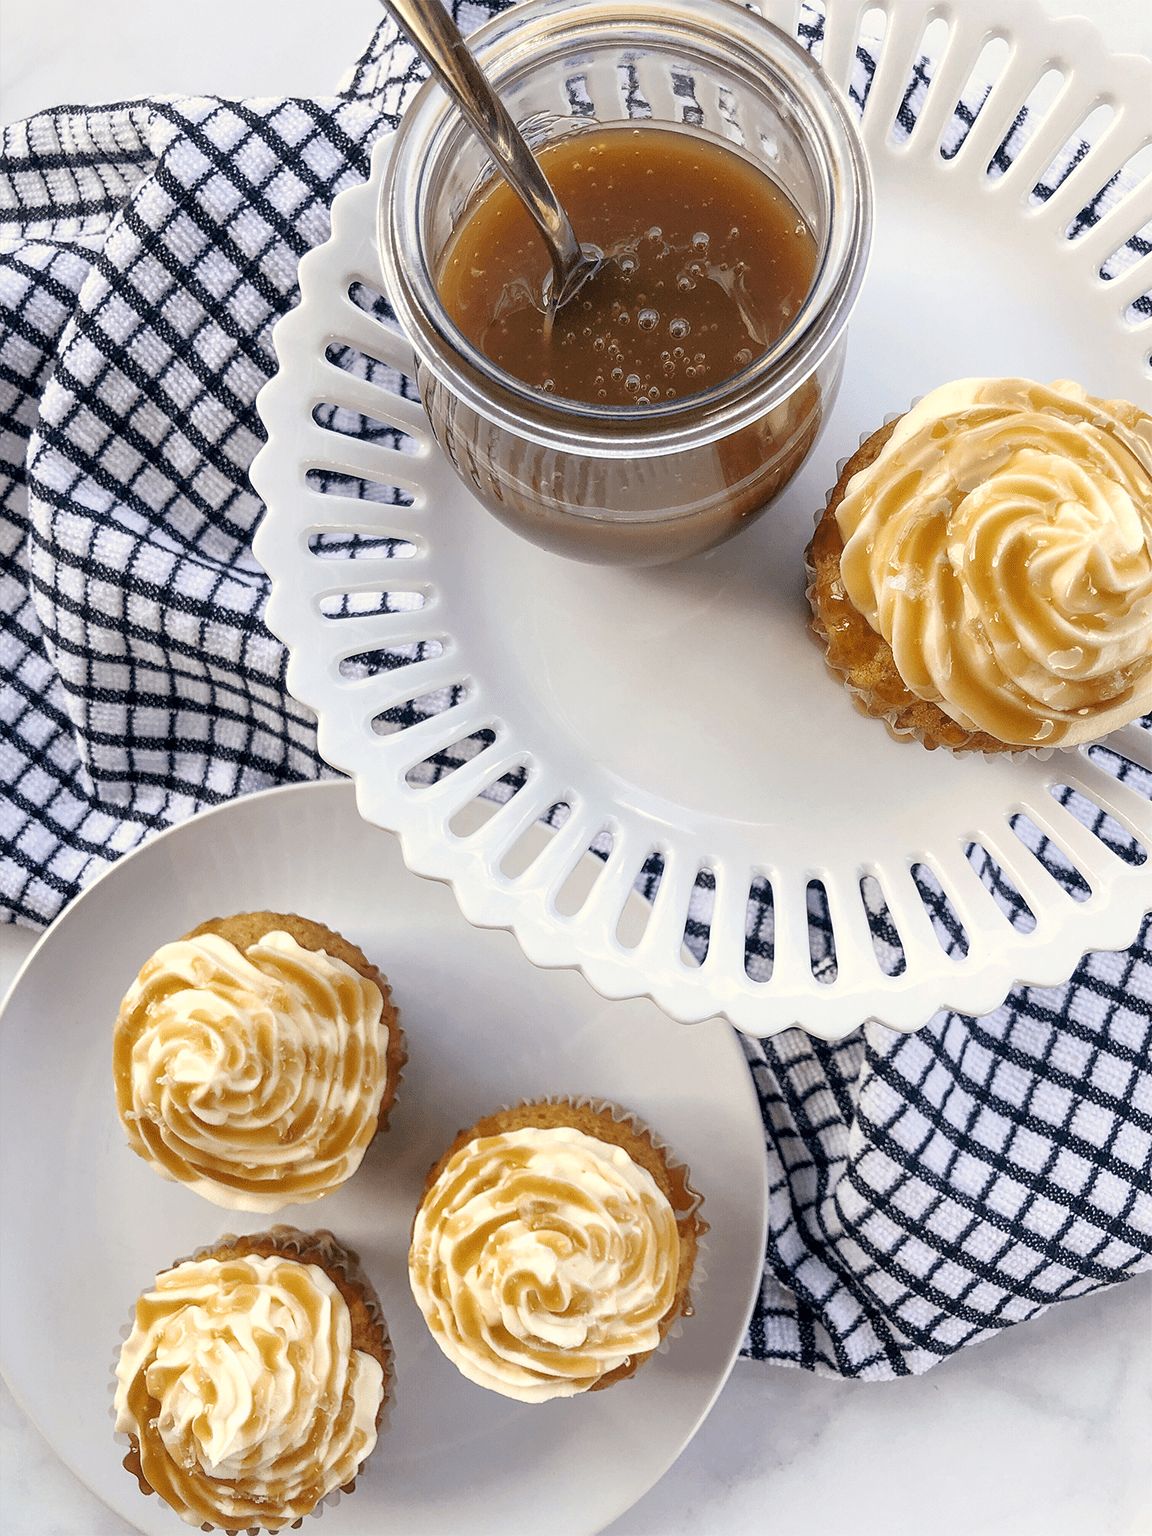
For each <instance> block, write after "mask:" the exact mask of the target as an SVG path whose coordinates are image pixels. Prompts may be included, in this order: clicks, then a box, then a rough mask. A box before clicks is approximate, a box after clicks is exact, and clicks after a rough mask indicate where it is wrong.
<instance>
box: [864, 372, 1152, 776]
mask: <svg viewBox="0 0 1152 1536" xmlns="http://www.w3.org/2000/svg"><path fill="white" fill-rule="evenodd" d="M836 518H837V522H838V524H839V527H840V532H841V534H842V536H843V539H844V552H843V555H842V558H841V563H840V570H841V576H842V579H843V583H844V588H845V591H846V593H847V595H848V598H849V599H850V601H851V602H852V604H853V606H854V607H855V608H856V609H857V610H858V611H859V612H860V613H861V614H863V615H864V617H865V618H866V619H867V620H868V622H869V624H870V625H871V626H872V628H873V629H874V630H876V632H877V633H878V634H880V635H881V636H883V638H884V639H885V640H886V641H887V642H888V644H889V645H890V646H891V648H892V654H893V658H894V660H895V663H896V667H897V670H898V671H899V673H900V676H901V678H902V680H903V682H904V684H905V686H906V687H907V688H909V689H910V690H911V691H912V692H913V693H914V694H916V695H917V696H918V697H920V698H922V699H927V700H929V701H931V702H932V703H935V704H938V705H939V707H940V708H941V709H943V710H944V712H945V713H946V714H947V715H949V716H950V717H951V718H952V719H953V720H955V721H957V722H958V723H959V724H960V725H962V726H964V727H965V728H966V729H969V730H976V731H984V732H987V733H989V734H990V735H992V736H994V737H996V738H997V739H998V740H999V741H1002V742H1004V743H1006V744H1007V745H1010V746H1020V747H1037V746H1073V745H1075V744H1076V743H1079V742H1084V741H1091V740H1094V739H1095V738H1097V737H1099V736H1103V735H1105V734H1107V732H1108V731H1111V730H1115V729H1116V728H1117V727H1119V726H1121V725H1124V724H1126V723H1127V722H1128V721H1130V720H1134V719H1136V718H1137V717H1139V716H1140V715H1142V714H1145V713H1146V712H1148V711H1149V710H1152V416H1149V415H1148V414H1147V413H1146V412H1144V411H1141V410H1139V409H1138V408H1137V407H1136V406H1134V405H1130V404H1128V403H1126V402H1124V401H1120V400H1099V399H1096V398H1094V397H1093V396H1091V395H1088V394H1086V393H1085V392H1084V390H1083V389H1081V388H1080V387H1079V386H1078V385H1076V384H1072V383H1067V382H1059V383H1056V384H1052V385H1051V386H1045V385H1041V384H1036V383H1032V382H1030V381H1029V380H1026V379H962V380H960V381H958V382H957V383H954V384H946V385H944V386H943V387H942V388H940V389H935V390H933V391H932V392H931V393H930V394H928V395H926V396H925V397H924V399H923V400H921V401H920V403H919V404H918V405H916V406H914V407H913V408H912V409H911V410H910V411H909V412H908V413H907V414H906V415H905V416H904V417H903V418H902V419H901V420H900V421H899V422H898V423H897V425H896V427H895V429H894V431H893V433H892V435H891V437H890V438H889V439H888V441H887V442H886V443H885V445H884V447H883V448H882V450H881V452H880V453H879V455H878V456H877V458H876V459H875V461H874V462H873V463H872V464H870V465H868V466H866V467H865V468H864V469H862V470H861V471H860V472H859V473H858V474H856V475H854V476H853V477H852V479H851V480H850V481H849V483H848V487H847V490H846V493H845V495H844V497H843V500H842V501H841V503H840V505H839V507H838V508H837V511H836Z"/></svg>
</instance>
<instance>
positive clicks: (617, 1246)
mask: <svg viewBox="0 0 1152 1536" xmlns="http://www.w3.org/2000/svg"><path fill="white" fill-rule="evenodd" d="M706 1230H707V1228H706V1225H705V1223H704V1221H703V1220H702V1218H701V1216H700V1197H699V1195H697V1194H696V1193H695V1191H694V1190H693V1189H692V1188H691V1187H690V1185H689V1183H688V1172H687V1170H686V1169H685V1168H683V1167H681V1166H680V1165H679V1164H677V1163H675V1162H673V1161H672V1160H671V1159H670V1157H669V1154H668V1153H667V1151H666V1150H665V1149H664V1148H663V1147H662V1146H661V1145H660V1144H659V1143H658V1142H656V1141H655V1140H654V1139H653V1137H652V1135H651V1133H650V1132H648V1131H647V1130H645V1129H644V1128H643V1127H641V1126H640V1125H638V1124H637V1123H636V1122H635V1121H634V1120H632V1119H631V1118H630V1117H627V1116H624V1115H622V1113H621V1112H620V1111H619V1110H612V1109H609V1108H605V1107H600V1106H593V1105H590V1104H585V1103H572V1102H569V1101H564V1100H562V1101H559V1102H556V1103H552V1102H548V1103H539V1104H523V1105H520V1106H519V1107H518V1108H516V1109H506V1110H502V1111H501V1112H500V1113H499V1114H495V1115H489V1116H488V1117H487V1118H486V1119H483V1120H480V1121H478V1122H477V1124H476V1125H474V1126H473V1127H472V1128H471V1130H468V1131H463V1132H461V1134H460V1135H459V1136H458V1137H457V1138H456V1140H455V1142H454V1143H453V1144H452V1146H451V1147H450V1148H449V1149H448V1151H447V1152H446V1153H445V1154H444V1156H443V1157H442V1158H441V1159H440V1161H439V1162H438V1163H437V1164H436V1166H435V1167H434V1168H433V1169H432V1171H431V1173H430V1174H429V1176H428V1183H427V1187H426V1189H425V1193H424V1198H423V1200H422V1202H421V1204H420V1209H419V1211H418V1212H417V1214H416V1220H415V1223H414V1225H413V1229H412V1246H411V1250H410V1252H409V1255H408V1273H409V1279H410V1281H411V1285H412V1294H413V1295H414V1296H415V1298H416V1301H417V1303H418V1305H419V1307H420V1310H421V1312H423V1314H424V1319H425V1321H426V1322H427V1324H428V1327H429V1329H430V1330H431V1333H432V1337H433V1338H434V1339H435V1340H436V1343H437V1344H438V1345H439V1346H440V1349H441V1350H442V1351H443V1352H444V1354H445V1355H447V1357H448V1358H449V1360H451V1361H452V1363H453V1364H454V1365H455V1366H456V1367H457V1368H458V1369H459V1370H460V1371H461V1372H462V1374H463V1375H465V1376H466V1377H467V1378H468V1380H469V1381H474V1382H476V1383H477V1385H478V1386H481V1387H487V1388H489V1389H490V1390H491V1391H493V1392H499V1393H501V1394H502V1395H503V1396H504V1397H511V1398H516V1399H518V1400H519V1401H520V1402H525V1403H540V1402H545V1401H547V1400H548V1399H549V1398H553V1397H573V1396H575V1395H576V1394H577V1393H579V1392H588V1391H596V1390H598V1389H599V1388H601V1387H607V1386H610V1385H611V1384H612V1383H613V1382H617V1381H621V1380H622V1379H623V1378H624V1377H626V1376H631V1375H632V1373H633V1372H634V1371H635V1370H636V1369H637V1367H638V1366H639V1365H640V1364H641V1363H642V1362H643V1361H644V1360H646V1359H647V1358H648V1356H649V1355H651V1354H652V1353H653V1351H654V1350H655V1349H656V1348H657V1347H658V1346H659V1344H660V1342H661V1340H662V1339H664V1338H665V1336H666V1335H667V1334H668V1332H669V1330H670V1329H671V1328H672V1326H673V1324H674V1323H675V1322H676V1321H677V1319H678V1318H681V1317H683V1316H685V1315H687V1314H688V1313H689V1312H690V1311H691V1306H690V1298H689V1288H690V1284H691V1280H692V1271H693V1266H694V1264H695V1262H696V1256H697V1250H698V1247H699V1243H700V1239H701V1237H702V1235H703V1233H704V1232H705V1231H706Z"/></svg>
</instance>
